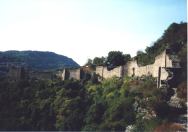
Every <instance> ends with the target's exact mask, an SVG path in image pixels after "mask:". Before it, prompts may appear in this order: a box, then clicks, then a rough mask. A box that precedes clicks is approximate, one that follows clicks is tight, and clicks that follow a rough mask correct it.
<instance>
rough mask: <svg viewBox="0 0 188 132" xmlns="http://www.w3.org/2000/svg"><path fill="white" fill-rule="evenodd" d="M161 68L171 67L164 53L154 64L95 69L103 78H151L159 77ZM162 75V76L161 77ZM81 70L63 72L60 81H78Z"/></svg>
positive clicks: (130, 64)
mask: <svg viewBox="0 0 188 132" xmlns="http://www.w3.org/2000/svg"><path fill="white" fill-rule="evenodd" d="M160 67H161V68H163V67H173V63H172V60H171V59H170V57H169V55H167V54H166V51H164V52H162V53H161V54H160V55H158V56H157V57H156V58H155V62H154V63H153V64H150V65H146V66H139V65H138V64H137V61H136V60H133V61H130V62H128V63H127V64H126V65H124V66H119V67H116V68H114V69H112V70H110V71H108V70H107V67H103V66H98V67H96V71H95V72H96V74H98V75H100V76H101V77H103V78H111V77H112V76H117V77H123V76H125V75H128V76H138V77H140V76H143V75H146V76H147V75H152V76H153V77H158V76H159V68H160ZM67 74H68V76H67ZM161 74H162V75H160V76H161V77H162V78H165V77H166V76H167V73H165V72H164V71H161ZM163 74H164V76H163ZM80 75H81V68H78V69H69V70H64V71H63V73H62V80H65V79H71V78H73V79H76V80H80V77H81V76H80Z"/></svg>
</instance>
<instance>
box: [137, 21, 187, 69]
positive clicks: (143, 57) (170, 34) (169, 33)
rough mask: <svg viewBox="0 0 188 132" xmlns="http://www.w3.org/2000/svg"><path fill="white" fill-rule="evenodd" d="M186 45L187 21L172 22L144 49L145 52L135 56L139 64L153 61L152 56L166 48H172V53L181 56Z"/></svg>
mask: <svg viewBox="0 0 188 132" xmlns="http://www.w3.org/2000/svg"><path fill="white" fill-rule="evenodd" d="M186 45H187V23H180V24H178V23H172V24H171V25H170V26H169V27H168V28H167V30H165V31H164V33H163V35H162V36H161V37H160V38H159V39H158V40H157V41H156V42H154V43H153V45H152V46H149V47H147V48H146V49H145V52H138V53H137V56H136V58H137V61H138V63H139V64H140V65H148V64H151V63H153V62H154V58H155V57H156V56H157V55H159V54H160V53H161V52H163V51H164V50H165V49H166V48H170V49H172V51H173V52H174V53H176V54H178V55H179V57H181V56H182V55H183V56H184V53H182V52H183V51H184V50H187V47H186ZM184 61H185V60H184Z"/></svg>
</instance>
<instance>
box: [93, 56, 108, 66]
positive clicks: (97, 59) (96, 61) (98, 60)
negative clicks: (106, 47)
mask: <svg viewBox="0 0 188 132" xmlns="http://www.w3.org/2000/svg"><path fill="white" fill-rule="evenodd" d="M93 64H94V65H96V66H101V65H104V64H105V58H104V57H103V56H102V57H101V58H100V57H95V58H94V59H93Z"/></svg>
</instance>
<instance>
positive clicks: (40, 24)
mask: <svg viewBox="0 0 188 132" xmlns="http://www.w3.org/2000/svg"><path fill="white" fill-rule="evenodd" d="M173 22H176V23H180V22H187V3H186V0H0V51H6V50H37V51H52V52H55V53H57V54H61V55H65V56H68V57H70V58H72V59H73V60H75V61H76V62H77V63H78V64H80V65H84V64H85V63H86V61H87V59H88V58H91V59H93V58H94V57H101V56H107V55H108V52H109V51H121V52H123V53H124V54H131V56H132V57H133V56H135V55H136V52H137V51H138V50H143V51H144V49H145V48H146V46H150V45H151V44H152V43H153V42H155V41H156V40H157V39H158V38H160V37H161V36H162V34H163V32H164V30H166V29H167V28H168V26H169V25H170V24H171V23H173Z"/></svg>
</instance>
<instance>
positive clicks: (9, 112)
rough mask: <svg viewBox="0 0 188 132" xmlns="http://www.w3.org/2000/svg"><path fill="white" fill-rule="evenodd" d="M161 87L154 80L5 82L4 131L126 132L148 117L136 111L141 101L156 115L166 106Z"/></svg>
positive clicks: (0, 88)
mask: <svg viewBox="0 0 188 132" xmlns="http://www.w3.org/2000/svg"><path fill="white" fill-rule="evenodd" d="M155 84H156V83H155V80H154V79H152V78H150V77H145V79H142V80H137V79H134V78H130V77H125V78H124V79H119V78H116V77H113V78H111V79H107V80H104V81H102V82H101V83H99V82H95V83H94V82H92V80H91V81H87V82H86V83H84V84H83V83H81V82H80V81H75V80H67V81H60V80H39V79H23V80H19V81H11V80H9V79H8V78H4V79H3V78H1V80H0V105H1V107H0V130H71V131H74V130H85V131H89V130H118V131H124V130H125V129H126V127H127V126H128V125H131V124H135V123H137V121H140V120H139V119H141V118H142V117H143V116H144V114H143V115H142V114H140V112H138V111H137V110H136V109H135V106H134V105H135V101H137V100H138V99H139V100H140V101H141V104H142V105H143V106H144V107H148V108H149V109H152V110H154V109H155V107H156V105H160V104H158V103H157V102H158V101H159V98H160V92H159V90H158V89H157V88H156V85H155ZM145 98H148V100H147V101H145V100H144V99H145ZM139 104H140V103H139ZM152 120H153V119H152ZM146 127H147V126H146ZM136 128H137V127H136ZM143 129H144V127H143ZM152 129H153V127H152Z"/></svg>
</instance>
